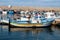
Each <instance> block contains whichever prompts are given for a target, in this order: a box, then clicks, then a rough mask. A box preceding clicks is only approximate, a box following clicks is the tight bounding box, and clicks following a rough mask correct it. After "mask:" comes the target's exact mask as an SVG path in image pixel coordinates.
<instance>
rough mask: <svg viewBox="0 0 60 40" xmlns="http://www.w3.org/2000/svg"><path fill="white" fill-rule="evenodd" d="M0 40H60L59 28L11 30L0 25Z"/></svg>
mask: <svg viewBox="0 0 60 40" xmlns="http://www.w3.org/2000/svg"><path fill="white" fill-rule="evenodd" d="M0 40H60V28H58V27H57V26H52V27H51V28H11V30H10V32H9V31H8V26H5V25H0Z"/></svg>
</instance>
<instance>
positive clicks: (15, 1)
mask: <svg viewBox="0 0 60 40" xmlns="http://www.w3.org/2000/svg"><path fill="white" fill-rule="evenodd" d="M8 5H12V6H34V7H60V0H0V6H8Z"/></svg>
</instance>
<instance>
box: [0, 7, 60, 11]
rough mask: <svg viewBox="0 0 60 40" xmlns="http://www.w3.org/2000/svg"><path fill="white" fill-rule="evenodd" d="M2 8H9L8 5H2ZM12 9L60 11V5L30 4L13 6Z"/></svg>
mask: <svg viewBox="0 0 60 40" xmlns="http://www.w3.org/2000/svg"><path fill="white" fill-rule="evenodd" d="M0 8H1V9H9V8H8V6H0ZM10 9H13V10H20V9H21V10H38V11H43V10H45V11H49V10H55V11H60V7H30V6H12V7H11V8H10Z"/></svg>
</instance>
